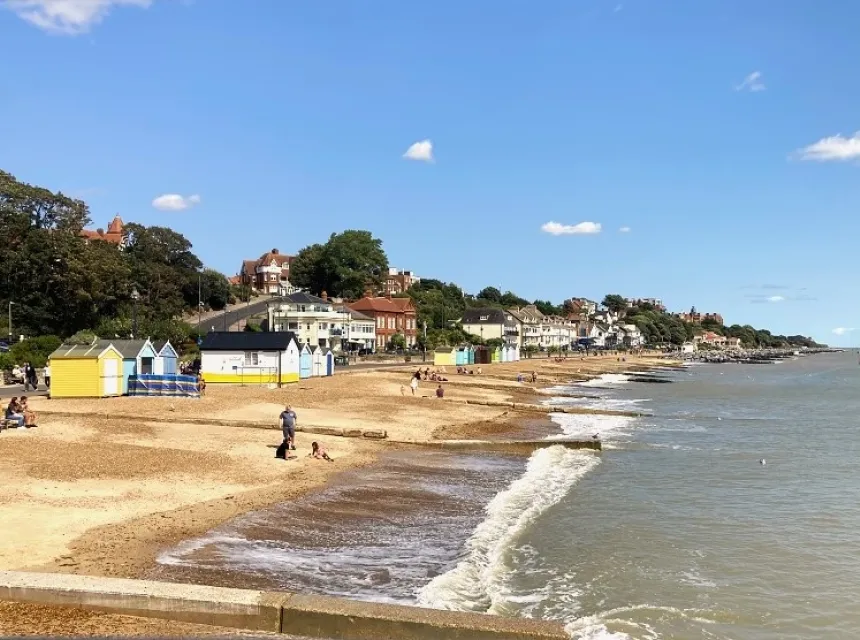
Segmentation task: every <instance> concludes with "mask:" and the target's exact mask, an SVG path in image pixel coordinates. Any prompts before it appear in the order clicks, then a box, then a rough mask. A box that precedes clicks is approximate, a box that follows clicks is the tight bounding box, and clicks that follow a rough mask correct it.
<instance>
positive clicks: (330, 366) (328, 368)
mask: <svg viewBox="0 0 860 640" xmlns="http://www.w3.org/2000/svg"><path fill="white" fill-rule="evenodd" d="M325 375H327V376H333V375H334V354H333V353H332V352H331V349H329V350H328V351H326V352H325Z"/></svg>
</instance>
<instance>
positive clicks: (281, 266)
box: [239, 249, 293, 295]
mask: <svg viewBox="0 0 860 640" xmlns="http://www.w3.org/2000/svg"><path fill="white" fill-rule="evenodd" d="M292 261H293V256H288V255H285V254H283V253H280V252H279V251H278V250H277V249H272V250H271V251H267V252H266V253H264V254H263V255H261V256H260V257H259V258H257V259H256V260H243V261H242V268H241V270H240V271H239V278H240V281H241V284H242V285H243V286H246V287H251V289H254V290H255V291H260V292H262V293H272V294H275V295H280V294H281V293H283V292H282V289H289V288H290V286H289V282H290V263H292Z"/></svg>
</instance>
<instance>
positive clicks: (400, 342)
mask: <svg viewBox="0 0 860 640" xmlns="http://www.w3.org/2000/svg"><path fill="white" fill-rule="evenodd" d="M388 348H389V349H405V348H406V338H405V337H404V336H403V334H402V333H395V334H394V335H393V336H391V340H390V341H389V343H388Z"/></svg>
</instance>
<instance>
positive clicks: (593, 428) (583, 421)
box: [547, 413, 636, 440]
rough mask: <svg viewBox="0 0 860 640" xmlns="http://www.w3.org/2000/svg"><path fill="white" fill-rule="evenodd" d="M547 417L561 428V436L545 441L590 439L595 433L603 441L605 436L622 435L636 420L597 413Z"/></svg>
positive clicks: (550, 437) (559, 414)
mask: <svg viewBox="0 0 860 640" xmlns="http://www.w3.org/2000/svg"><path fill="white" fill-rule="evenodd" d="M549 417H550V420H552V421H553V422H555V423H556V424H557V425H558V426H559V427H560V428H561V431H562V435H559V436H548V437H547V440H553V439H556V440H557V439H558V438H590V437H591V436H593V435H594V434H596V433H598V434H600V437H601V439H602V440H605V439H606V436H607V434H610V435H624V433H623V430H624V429H625V428H627V427H630V426H631V424H632V423H633V422H634V421H635V420H636V418H633V417H630V416H607V415H603V414H599V413H594V414H592V413H551V414H550V416H549Z"/></svg>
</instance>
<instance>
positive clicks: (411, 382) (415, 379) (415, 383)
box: [409, 377, 418, 396]
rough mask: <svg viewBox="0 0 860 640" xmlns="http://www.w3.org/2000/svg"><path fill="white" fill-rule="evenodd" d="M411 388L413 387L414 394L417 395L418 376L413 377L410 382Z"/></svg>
mask: <svg viewBox="0 0 860 640" xmlns="http://www.w3.org/2000/svg"><path fill="white" fill-rule="evenodd" d="M409 388H410V389H412V395H413V396H414V395H415V392H416V391H417V390H418V378H416V377H413V378H412V380H411V381H410V382H409Z"/></svg>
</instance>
